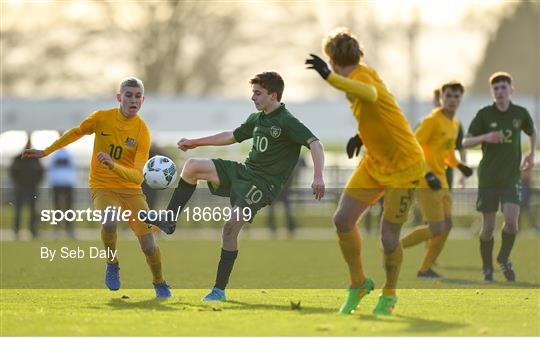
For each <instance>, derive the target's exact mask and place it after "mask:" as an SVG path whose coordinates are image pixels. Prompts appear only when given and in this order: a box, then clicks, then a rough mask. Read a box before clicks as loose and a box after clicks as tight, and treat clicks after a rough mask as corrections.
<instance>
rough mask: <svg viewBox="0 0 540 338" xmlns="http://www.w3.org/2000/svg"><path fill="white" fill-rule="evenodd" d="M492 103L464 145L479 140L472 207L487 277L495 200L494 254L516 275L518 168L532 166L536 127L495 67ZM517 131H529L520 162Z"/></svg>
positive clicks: (489, 277) (490, 266)
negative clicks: (479, 219) (497, 238)
mask: <svg viewBox="0 0 540 338" xmlns="http://www.w3.org/2000/svg"><path fill="white" fill-rule="evenodd" d="M489 84H490V85H491V94H492V96H493V99H494V100H495V102H494V103H493V104H491V105H489V106H486V107H484V108H482V109H480V110H479V111H478V113H477V114H476V116H475V117H474V119H473V120H472V122H471V125H470V126H469V131H468V134H467V136H466V137H465V138H464V139H463V146H464V147H472V146H475V145H477V144H481V145H482V160H481V161H480V164H479V166H478V198H477V201H476V209H477V210H478V211H480V212H481V213H482V216H483V225H482V229H481V231H480V255H481V257H482V269H483V273H484V280H485V281H493V257H492V256H493V244H494V240H493V231H494V230H495V217H496V214H497V210H498V209H499V205H500V206H501V211H502V213H503V215H504V226H503V229H502V233H501V239H502V242H501V248H500V250H499V254H498V255H497V262H498V263H499V265H500V267H501V269H502V272H503V274H504V276H505V278H506V280H508V281H511V282H513V281H515V279H516V276H515V273H514V270H513V268H512V263H511V261H510V259H509V257H510V252H511V251H512V247H513V246H514V241H515V238H516V233H517V231H518V219H519V208H520V206H519V204H520V200H519V199H520V196H519V194H520V191H519V190H520V181H521V173H520V166H521V170H523V171H530V170H531V169H532V168H533V166H534V157H535V146H536V138H537V134H536V130H535V127H534V123H533V121H532V119H531V116H530V115H529V112H528V111H527V109H525V108H524V107H521V106H518V105H516V104H514V103H513V102H512V101H511V100H510V97H511V95H512V92H513V86H512V76H511V75H510V74H509V73H506V72H496V73H494V74H493V75H491V77H490V78H489ZM521 131H523V132H524V133H525V134H527V135H528V136H529V146H530V152H529V154H527V155H526V156H525V158H524V160H523V164H521Z"/></svg>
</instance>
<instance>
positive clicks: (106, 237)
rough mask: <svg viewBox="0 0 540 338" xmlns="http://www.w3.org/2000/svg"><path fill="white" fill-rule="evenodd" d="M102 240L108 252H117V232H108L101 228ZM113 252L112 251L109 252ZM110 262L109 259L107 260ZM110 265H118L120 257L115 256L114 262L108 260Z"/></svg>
mask: <svg viewBox="0 0 540 338" xmlns="http://www.w3.org/2000/svg"><path fill="white" fill-rule="evenodd" d="M101 240H102V241H103V244H104V245H105V249H107V252H114V251H115V250H116V231H115V232H107V231H105V229H103V228H101ZM108 250H111V251H108ZM107 260H108V259H107ZM108 262H110V263H118V255H115V256H114V259H113V260H108Z"/></svg>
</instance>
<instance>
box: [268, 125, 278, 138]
mask: <svg viewBox="0 0 540 338" xmlns="http://www.w3.org/2000/svg"><path fill="white" fill-rule="evenodd" d="M270 135H272V137H273V138H278V137H279V135H281V128H280V127H277V126H272V127H270Z"/></svg>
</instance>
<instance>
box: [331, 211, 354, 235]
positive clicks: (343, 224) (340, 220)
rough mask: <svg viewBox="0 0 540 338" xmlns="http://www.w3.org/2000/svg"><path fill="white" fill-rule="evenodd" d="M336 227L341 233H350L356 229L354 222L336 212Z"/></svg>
mask: <svg viewBox="0 0 540 338" xmlns="http://www.w3.org/2000/svg"><path fill="white" fill-rule="evenodd" d="M333 220H334V225H335V227H336V229H337V231H339V232H349V231H351V230H352V229H353V228H354V227H355V225H356V224H355V222H353V221H352V220H351V219H350V218H349V217H347V216H346V215H345V214H343V213H341V212H336V213H335V214H334V218H333Z"/></svg>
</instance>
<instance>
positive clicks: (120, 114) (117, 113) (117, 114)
mask: <svg viewBox="0 0 540 338" xmlns="http://www.w3.org/2000/svg"><path fill="white" fill-rule="evenodd" d="M137 115H138V113H137ZM137 115H135V116H133V117H132V118H130V119H128V118H127V117H125V116H124V114H122V111H121V109H120V108H116V118H117V119H118V120H120V121H122V122H131V121H135V120H136V119H135V118H136V117H137Z"/></svg>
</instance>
